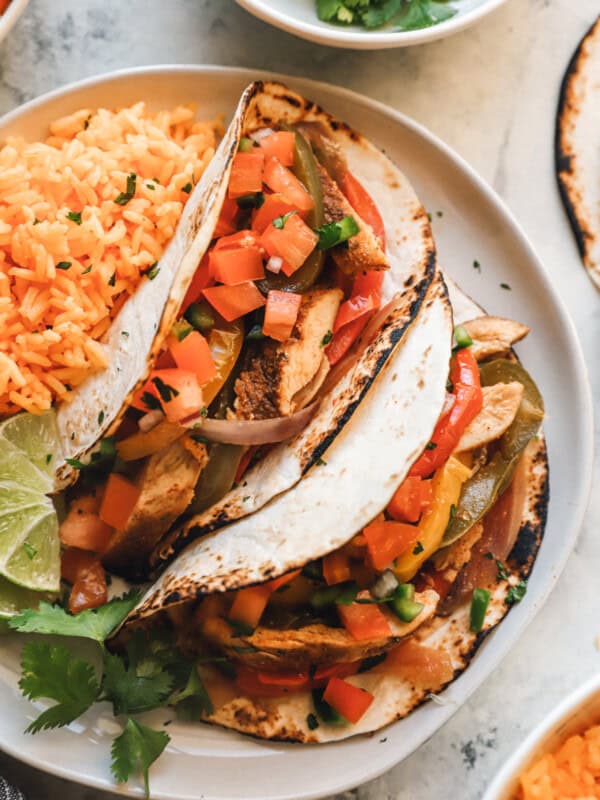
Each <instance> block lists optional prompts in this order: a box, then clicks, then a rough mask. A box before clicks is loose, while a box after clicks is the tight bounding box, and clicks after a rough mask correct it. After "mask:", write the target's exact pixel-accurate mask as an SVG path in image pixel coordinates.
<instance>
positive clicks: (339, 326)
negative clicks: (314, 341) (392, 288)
mask: <svg viewBox="0 0 600 800" xmlns="http://www.w3.org/2000/svg"><path fill="white" fill-rule="evenodd" d="M382 282H383V272H381V271H379V270H373V269H371V270H367V271H366V272H363V273H361V274H360V275H357V276H356V278H355V279H354V283H353V284H352V293H351V295H350V299H349V300H347V301H346V302H345V303H342V305H341V306H340V308H339V310H338V313H337V316H336V318H335V322H334V324H333V331H334V334H333V339H332V340H331V342H330V343H329V344H328V345H327V347H326V348H325V355H326V356H327V360H328V361H329V363H330V365H331V366H333V365H334V364H337V362H338V361H339V360H340V359H341V358H343V357H344V356H345V355H346V353H347V352H348V350H349V349H350V348H351V347H352V345H353V344H354V342H355V341H356V340H357V339H358V337H359V336H360V334H361V332H362V330H363V328H364V327H365V325H366V324H367V321H368V319H369V317H370V316H371V314H372V312H373V311H376V310H377V309H378V308H379V306H380V305H381V284H382Z"/></svg>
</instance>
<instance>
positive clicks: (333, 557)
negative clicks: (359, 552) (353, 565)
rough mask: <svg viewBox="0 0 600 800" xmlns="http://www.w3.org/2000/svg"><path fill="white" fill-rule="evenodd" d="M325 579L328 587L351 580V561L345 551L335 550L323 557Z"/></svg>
mask: <svg viewBox="0 0 600 800" xmlns="http://www.w3.org/2000/svg"><path fill="white" fill-rule="evenodd" d="M323 577H324V578H325V583H326V584H327V585H328V586H333V584H334V583H343V582H344V581H349V580H350V578H351V577H352V574H351V571H350V561H349V559H348V556H347V554H346V553H345V552H344V551H343V550H334V551H333V553H329V554H328V555H326V556H324V557H323Z"/></svg>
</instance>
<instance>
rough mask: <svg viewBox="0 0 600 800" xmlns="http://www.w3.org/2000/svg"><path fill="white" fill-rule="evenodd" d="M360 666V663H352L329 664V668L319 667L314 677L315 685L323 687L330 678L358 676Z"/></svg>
mask: <svg viewBox="0 0 600 800" xmlns="http://www.w3.org/2000/svg"><path fill="white" fill-rule="evenodd" d="M360 665H361V662H360V661H350V662H345V663H342V664H328V665H327V666H323V667H317V669H316V670H315V674H314V676H313V685H314V686H320V685H323V684H324V683H326V682H327V681H328V680H329V679H330V678H349V677H350V675H356V673H357V672H358V668H359V667H360Z"/></svg>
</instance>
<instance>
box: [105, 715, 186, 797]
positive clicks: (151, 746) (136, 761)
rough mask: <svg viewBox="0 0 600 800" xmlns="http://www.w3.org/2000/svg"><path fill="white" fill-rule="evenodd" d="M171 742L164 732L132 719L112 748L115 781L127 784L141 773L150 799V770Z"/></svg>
mask: <svg viewBox="0 0 600 800" xmlns="http://www.w3.org/2000/svg"><path fill="white" fill-rule="evenodd" d="M170 741H171V737H170V736H169V735H168V734H167V733H165V732H164V731H155V730H152V728H148V727H147V726H146V725H142V724H141V723H140V722H137V720H135V719H131V717H130V718H129V719H128V720H127V724H126V725H125V729H124V730H123V733H122V734H121V735H120V736H117V738H116V739H115V740H114V742H113V744H112V748H111V756H112V764H111V770H112V774H113V775H114V776H115V779H116V780H117V781H118V782H119V783H125V782H126V781H128V780H129V778H130V777H131V776H132V775H133V774H135V773H136V772H138V771H139V772H141V773H142V775H143V778H144V789H145V791H146V797H147V798H148V797H150V788H149V785H148V770H149V769H150V766H151V765H152V764H153V763H154V762H155V761H156V759H157V758H158V757H159V755H160V754H161V753H162V751H163V750H164V749H165V747H166V746H167V745H168V743H169V742H170Z"/></svg>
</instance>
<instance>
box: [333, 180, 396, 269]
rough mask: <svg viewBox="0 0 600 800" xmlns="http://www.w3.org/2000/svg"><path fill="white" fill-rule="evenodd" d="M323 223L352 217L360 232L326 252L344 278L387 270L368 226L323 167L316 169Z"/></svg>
mask: <svg viewBox="0 0 600 800" xmlns="http://www.w3.org/2000/svg"><path fill="white" fill-rule="evenodd" d="M319 174H320V178H321V189H322V190H323V208H324V212H325V222H339V220H341V219H343V218H344V217H354V219H355V220H356V222H357V223H358V226H359V228H360V231H359V232H358V233H357V234H356V235H355V236H352V237H351V238H350V239H348V241H347V242H344V243H343V244H341V245H338V246H337V247H332V248H331V250H330V251H329V252H330V253H331V256H332V258H333V260H334V261H335V263H336V265H337V266H338V267H339V268H340V269H341V270H342V272H344V273H345V274H346V275H358V274H360V273H361V272H364V271H365V270H368V269H389V266H390V265H389V263H388V261H387V258H386V257H385V253H384V252H383V250H382V249H381V245H380V244H379V240H378V239H377V237H376V236H375V234H374V233H373V229H372V228H371V226H370V225H367V223H366V222H363V220H362V219H361V218H360V217H359V216H358V214H357V213H356V211H355V210H354V209H353V208H352V206H351V205H350V203H349V202H348V201H347V200H346V197H345V196H344V195H343V194H342V192H341V190H340V188H339V186H338V185H337V183H336V182H335V181H334V180H333V178H332V177H331V176H330V175H329V173H328V172H327V170H326V169H325V168H324V167H319Z"/></svg>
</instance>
